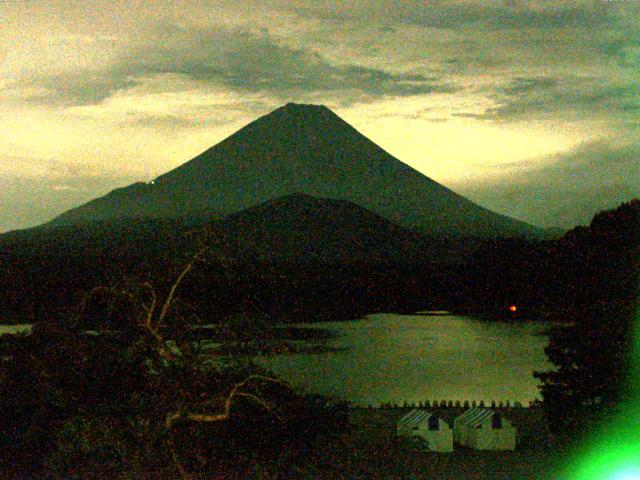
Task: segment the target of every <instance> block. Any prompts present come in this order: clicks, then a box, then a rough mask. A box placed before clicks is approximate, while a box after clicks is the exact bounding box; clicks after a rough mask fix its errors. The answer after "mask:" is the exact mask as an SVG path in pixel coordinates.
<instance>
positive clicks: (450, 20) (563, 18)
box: [294, 0, 617, 30]
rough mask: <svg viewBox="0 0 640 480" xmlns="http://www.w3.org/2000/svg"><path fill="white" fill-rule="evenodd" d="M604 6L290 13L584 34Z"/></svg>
mask: <svg viewBox="0 0 640 480" xmlns="http://www.w3.org/2000/svg"><path fill="white" fill-rule="evenodd" d="M604 3H605V2H580V1H567V0H564V1H563V0H558V1H555V2H540V1H523V0H512V1H507V2H504V1H491V0H477V1H469V0H466V1H457V2H451V1H449V0H432V1H429V2H424V1H421V0H404V1H403V2H397V1H393V0H381V1H378V2H375V4H374V3H373V2H367V1H362V0H360V1H353V2H348V3H339V2H336V3H333V4H331V3H329V4H327V3H323V4H322V5H321V6H314V5H305V6H297V7H294V10H295V11H296V12H298V14H300V15H301V16H304V17H308V16H310V15H313V16H314V17H316V18H320V19H323V20H329V21H333V22H340V21H343V22H344V21H351V22H353V21H366V22H371V21H378V22H380V23H382V24H388V23H390V22H399V23H405V24H411V25H419V26H422V27H428V28H435V29H468V28H470V27H471V28H477V29H494V30H502V29H518V28H538V29H555V28H571V27H577V28H590V27H594V26H600V25H605V24H607V23H608V22H610V20H611V16H613V15H615V14H616V13H617V12H616V9H615V8H613V7H609V8H607V6H606V5H603V4H604Z"/></svg>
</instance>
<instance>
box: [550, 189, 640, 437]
mask: <svg viewBox="0 0 640 480" xmlns="http://www.w3.org/2000/svg"><path fill="white" fill-rule="evenodd" d="M554 249H555V258H556V261H557V262H559V265H561V266H562V267H563V268H564V269H565V270H564V272H563V275H562V276H558V277H556V279H555V280H556V293H557V294H559V297H560V298H557V299H555V300H556V302H557V305H558V306H559V305H561V304H562V305H563V308H561V309H559V310H560V311H561V314H562V315H563V317H564V320H565V321H566V322H568V325H567V326H564V327H558V328H556V329H554V330H553V332H552V334H551V335H550V342H549V346H548V347H547V349H546V353H547V356H548V357H549V360H550V361H551V362H552V363H553V364H554V366H555V367H556V370H553V371H549V372H540V373H537V377H538V378H540V379H541V381H542V395H543V398H544V408H545V410H546V412H547V416H548V419H549V422H550V426H551V427H552V428H554V429H555V430H556V431H561V430H565V431H566V430H571V431H583V432H584V431H587V430H589V429H591V428H592V427H594V426H595V425H597V424H598V423H599V422H601V421H602V420H603V419H605V418H607V416H608V415H609V414H610V413H612V412H615V411H616V409H617V408H618V407H619V406H620V405H622V404H623V403H624V402H625V401H626V400H628V399H629V398H628V397H629V395H630V393H631V392H632V390H633V385H632V382H634V381H636V382H637V379H634V378H633V377H632V376H631V375H630V373H631V370H630V369H631V362H632V354H633V347H634V343H633V342H634V327H635V328H638V326H637V325H634V318H635V317H636V313H637V312H638V308H639V307H640V305H639V302H638V300H639V296H638V292H639V287H640V201H638V200H634V201H632V202H630V203H625V204H623V205H621V206H620V207H619V208H617V209H615V210H610V211H605V212H602V213H599V214H598V215H596V216H595V217H594V218H593V221H592V222H591V225H590V226H589V227H581V228H577V229H574V230H572V231H571V232H569V233H567V234H566V235H565V236H564V237H563V238H562V239H561V240H560V241H559V242H558V243H557V244H555V245H554Z"/></svg>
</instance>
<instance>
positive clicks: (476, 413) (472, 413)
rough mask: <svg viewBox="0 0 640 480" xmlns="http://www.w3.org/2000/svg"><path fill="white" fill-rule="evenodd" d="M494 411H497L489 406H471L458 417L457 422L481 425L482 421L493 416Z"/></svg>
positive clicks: (472, 425)
mask: <svg viewBox="0 0 640 480" xmlns="http://www.w3.org/2000/svg"><path fill="white" fill-rule="evenodd" d="M494 413H495V412H494V411H493V410H490V409H488V408H478V407H477V408H470V409H469V410H467V411H466V412H464V413H463V414H462V415H460V416H459V417H458V418H456V423H462V424H465V425H469V426H471V427H474V428H475V427H478V426H479V425H481V424H482V422H484V421H485V420H486V419H487V418H489V417H491V416H492V415H493V414H494Z"/></svg>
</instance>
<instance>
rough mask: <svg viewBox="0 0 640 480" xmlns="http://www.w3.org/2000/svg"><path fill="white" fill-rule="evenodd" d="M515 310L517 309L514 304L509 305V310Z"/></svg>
mask: <svg viewBox="0 0 640 480" xmlns="http://www.w3.org/2000/svg"><path fill="white" fill-rule="evenodd" d="M516 310H518V307H516V306H515V305H509V311H510V312H515V311H516Z"/></svg>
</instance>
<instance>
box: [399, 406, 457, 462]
mask: <svg viewBox="0 0 640 480" xmlns="http://www.w3.org/2000/svg"><path fill="white" fill-rule="evenodd" d="M396 433H397V434H398V435H399V436H409V437H421V438H423V439H424V440H425V442H426V444H427V448H428V449H429V450H431V451H432V452H453V433H452V431H451V428H449V425H447V422H445V421H444V420H442V419H441V418H440V417H438V416H437V415H434V414H432V413H429V412H427V411H426V410H418V409H413V410H411V411H410V412H409V413H407V414H406V415H405V416H404V417H402V418H401V419H400V420H398V425H397V431H396Z"/></svg>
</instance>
